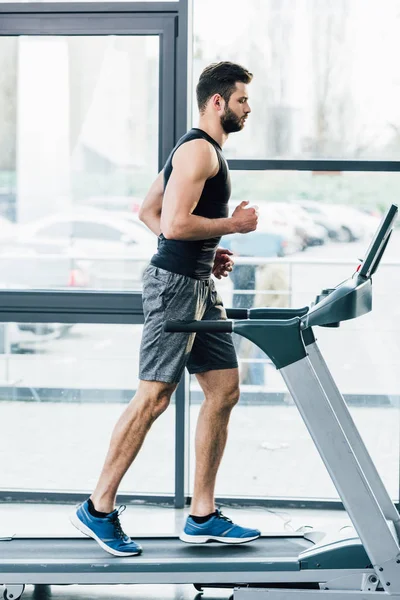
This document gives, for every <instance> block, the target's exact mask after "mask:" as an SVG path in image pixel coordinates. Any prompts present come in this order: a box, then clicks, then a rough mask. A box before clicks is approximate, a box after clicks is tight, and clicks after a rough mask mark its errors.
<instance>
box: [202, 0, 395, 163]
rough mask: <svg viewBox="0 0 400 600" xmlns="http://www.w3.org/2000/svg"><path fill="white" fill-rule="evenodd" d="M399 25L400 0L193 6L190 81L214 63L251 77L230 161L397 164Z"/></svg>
mask: <svg viewBox="0 0 400 600" xmlns="http://www.w3.org/2000/svg"><path fill="white" fill-rule="evenodd" d="M211 14H212V19H211V18H210V15H211ZM399 26H400V10H399V3H398V2H397V1H395V0H393V1H392V0H390V1H388V2H385V5H384V9H382V6H380V5H379V4H378V3H377V2H375V0H351V1H349V0H336V1H335V2H330V0H298V1H295V0H248V2H246V4H245V5H244V4H243V3H242V2H239V1H236V0H221V1H220V2H218V3H215V2H214V1H213V0H194V62H193V75H194V80H195V81H196V80H197V78H198V75H199V73H200V71H201V70H202V69H203V68H204V67H205V66H206V65H207V64H209V63H211V62H216V61H218V60H231V61H234V62H239V63H242V64H243V65H244V66H245V67H246V68H248V69H249V70H250V71H251V72H252V73H254V81H253V82H252V84H251V86H250V88H249V92H250V105H251V106H252V110H253V114H252V115H251V117H250V118H249V120H248V122H247V124H246V131H245V132H244V133H243V134H241V135H234V136H231V139H230V140H229V142H228V143H227V144H226V153H227V156H228V157H230V158H255V157H262V158H265V157H302V158H307V157H308V158H328V157H329V158H333V157H335V158H337V157H340V158H361V157H365V158H374V159H378V160H382V159H384V158H393V159H397V158H399V157H400V135H399V131H400V118H399V112H398V105H399V102H400V77H399V70H398V64H397V56H398V54H399V49H400V41H399V36H398V30H399ZM194 117H195V119H196V114H194Z"/></svg>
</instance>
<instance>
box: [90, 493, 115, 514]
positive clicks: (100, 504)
mask: <svg viewBox="0 0 400 600" xmlns="http://www.w3.org/2000/svg"><path fill="white" fill-rule="evenodd" d="M90 500H91V501H92V504H93V508H94V509H95V510H96V511H97V512H100V513H106V514H109V513H111V512H112V511H113V510H114V508H115V502H114V500H110V499H109V498H97V497H96V496H90Z"/></svg>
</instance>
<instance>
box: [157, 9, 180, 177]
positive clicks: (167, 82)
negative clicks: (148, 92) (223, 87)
mask: <svg viewBox="0 0 400 600" xmlns="http://www.w3.org/2000/svg"><path fill="white" fill-rule="evenodd" d="M176 18H177V17H165V18H163V19H162V22H163V30H162V33H161V35H160V63H159V64H160V74H159V125H158V127H159V129H158V134H159V146H158V170H159V171H161V169H162V168H163V166H164V164H165V161H166V160H167V158H168V155H169V153H170V152H171V150H172V148H173V147H174V145H175V123H174V121H175V118H174V117H175V98H176V90H175V36H176Z"/></svg>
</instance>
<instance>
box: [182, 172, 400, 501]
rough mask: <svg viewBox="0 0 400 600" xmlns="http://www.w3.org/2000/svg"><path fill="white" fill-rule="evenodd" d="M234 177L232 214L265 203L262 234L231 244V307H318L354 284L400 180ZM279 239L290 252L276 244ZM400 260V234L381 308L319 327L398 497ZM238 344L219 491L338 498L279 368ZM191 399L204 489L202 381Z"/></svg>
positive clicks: (378, 290) (227, 288)
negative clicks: (234, 400)
mask: <svg viewBox="0 0 400 600" xmlns="http://www.w3.org/2000/svg"><path fill="white" fill-rule="evenodd" d="M231 175H232V184H233V185H232V189H233V194H234V200H233V201H232V207H233V206H235V205H236V204H238V203H239V202H240V201H242V200H249V201H250V203H254V204H258V205H259V206H260V222H259V229H258V230H257V232H254V233H251V234H249V235H242V236H240V239H239V236H238V237H237V238H235V236H232V237H231V238H229V237H226V238H224V239H223V245H224V246H227V245H228V246H229V247H231V248H233V249H234V250H235V251H236V253H237V256H236V265H235V267H234V270H233V272H232V274H231V276H230V278H229V280H224V281H217V282H216V285H217V287H218V288H219V290H220V291H221V294H222V296H223V299H224V303H225V306H236V307H237V306H243V307H252V306H276V307H285V306H292V307H301V306H307V305H308V306H309V305H310V303H311V302H313V301H314V300H315V297H316V295H317V294H318V293H319V292H320V291H321V290H322V289H324V288H329V287H333V286H335V285H337V284H338V283H340V282H341V281H343V280H344V279H347V278H348V277H350V276H351V275H352V274H353V273H354V271H355V268H356V266H357V264H358V259H359V257H362V256H363V255H364V253H365V250H366V249H367V247H368V244H369V240H370V238H371V237H372V235H373V232H374V231H375V229H376V227H377V225H378V224H379V221H380V214H381V212H382V211H383V210H385V209H386V208H387V207H388V205H389V204H390V203H391V202H394V203H396V200H397V197H396V196H397V187H398V180H399V175H398V174H394V173H392V174H386V173H342V174H336V175H331V176H328V175H320V174H318V175H317V174H312V173H305V172H304V173H303V172H302V173H299V172H258V173H256V172H238V171H234V172H232V173H231ZM335 200H336V201H337V202H338V204H334V201H335ZM279 201H280V202H279ZM303 206H304V207H305V208H302V207H303ZM306 209H308V210H306ZM322 232H324V234H323V235H322ZM345 233H347V236H346V235H345ZM317 234H318V235H317ZM318 236H319V237H318ZM277 240H278V241H281V242H282V241H285V244H283V245H276V246H275V247H274V246H273V244H274V243H276V241H277ZM299 240H301V241H302V243H301V244H299ZM296 243H297V244H298V247H297V248H296ZM302 248H304V249H303V250H302ZM399 252H400V227H399V226H398V227H397V228H396V229H395V231H394V232H393V234H392V237H391V239H390V242H389V245H388V247H387V250H386V253H385V255H384V259H383V264H382V265H380V268H379V270H378V272H377V273H376V275H374V279H373V310H372V312H371V313H369V314H367V315H365V316H363V317H362V318H360V319H355V320H352V321H348V322H346V323H342V325H341V326H340V328H339V329H331V328H323V327H320V328H317V329H316V336H317V339H318V344H319V347H320V349H321V351H322V353H323V355H324V357H325V359H326V361H327V363H328V366H329V368H330V369H331V371H332V374H333V376H334V378H335V380H336V382H337V384H338V386H339V388H340V390H341V392H342V393H343V395H344V397H345V399H346V401H347V403H348V405H349V407H350V410H351V413H352V415H353V417H354V419H355V421H356V424H357V426H358V427H359V429H360V432H361V434H362V436H363V439H364V440H365V442H366V444H367V447H368V449H369V451H370V452H371V455H372V457H373V459H374V460H375V462H376V464H377V466H378V469H379V471H380V473H381V475H382V477H383V479H384V481H385V483H386V485H387V487H388V489H389V492H390V494H391V496H392V497H393V498H394V499H396V498H398V482H399V461H398V456H399V441H400V439H399V438H400V435H399V414H398V411H399V403H400V375H399V370H398V364H399V361H400V343H399V339H400V335H399V330H400V326H399V324H398V323H399V322H400V321H399V318H398V317H399V316H400V310H399V305H400V303H399V298H400V261H399ZM234 337H235V344H236V347H237V350H238V355H239V361H240V373H241V392H242V393H241V401H240V403H239V405H238V406H237V407H236V408H235V410H234V411H233V413H232V423H231V425H230V438H229V442H228V445H227V450H226V455H225V457H224V459H223V462H222V466H221V471H220V474H219V476H218V480H217V494H219V495H236V496H243V495H244V496H265V497H268V496H287V497H288V496H292V497H305V498H334V497H336V496H337V494H336V491H335V489H334V487H333V484H332V483H331V481H330V478H329V476H328V475H327V473H326V471H325V468H324V466H323V464H322V461H321V459H320V457H319V455H318V453H317V451H316V449H315V448H314V446H313V442H312V441H311V439H310V436H309V434H308V432H307V430H306V428H305V426H304V424H303V422H302V419H301V417H300V415H299V414H298V411H297V408H296V407H295V406H294V405H293V402H292V400H291V398H290V396H289V394H288V392H287V390H286V387H285V384H284V382H283V379H282V378H281V376H280V374H279V372H278V371H276V369H275V367H274V366H273V364H272V363H271V361H270V360H269V359H268V358H267V357H266V356H265V355H264V354H263V353H262V351H261V350H259V349H258V348H257V347H256V346H255V345H253V344H252V343H251V342H249V341H247V340H245V339H244V338H239V337H237V336H234ZM191 394H192V405H191V406H192V408H191V417H192V421H191V435H192V442H191V443H192V445H191V460H192V463H191V484H192V482H193V475H194V470H193V469H194V451H193V443H194V442H193V435H194V428H195V422H196V418H197V414H198V410H199V405H200V401H201V399H202V395H201V392H200V389H199V387H198V384H197V382H196V380H195V379H193V381H192V384H191ZM237 474H240V477H239V478H238V476H237Z"/></svg>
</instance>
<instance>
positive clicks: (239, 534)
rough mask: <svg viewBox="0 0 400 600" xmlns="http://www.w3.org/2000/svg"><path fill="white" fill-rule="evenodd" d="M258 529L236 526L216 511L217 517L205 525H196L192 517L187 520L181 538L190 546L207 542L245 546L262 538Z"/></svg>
mask: <svg viewBox="0 0 400 600" xmlns="http://www.w3.org/2000/svg"><path fill="white" fill-rule="evenodd" d="M260 535H261V531H259V530H258V529H247V528H246V527H240V525H235V523H233V522H232V521H231V519H228V517H225V515H223V514H222V513H221V511H220V510H216V511H215V516H213V517H211V518H210V519H208V521H206V522H205V523H196V522H195V521H194V520H193V519H192V518H191V517H190V516H189V517H188V518H187V520H186V525H185V527H184V530H183V532H182V533H181V535H180V536H179V539H181V540H182V542H188V543H189V544H207V542H222V543H223V544H245V543H246V542H252V541H253V540H256V539H257V538H258V537H260Z"/></svg>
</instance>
